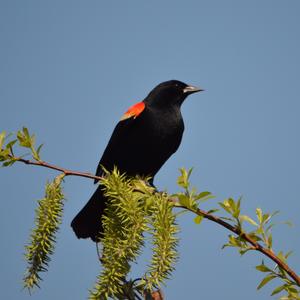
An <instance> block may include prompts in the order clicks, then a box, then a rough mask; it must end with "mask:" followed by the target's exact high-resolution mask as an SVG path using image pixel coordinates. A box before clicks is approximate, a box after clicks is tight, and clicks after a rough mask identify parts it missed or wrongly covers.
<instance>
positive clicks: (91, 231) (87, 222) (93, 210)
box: [71, 186, 106, 242]
mask: <svg viewBox="0 0 300 300" xmlns="http://www.w3.org/2000/svg"><path fill="white" fill-rule="evenodd" d="M105 200H106V199H105V197H104V195H103V190H102V189H101V187H100V186H99V187H98V188H97V189H96V191H95V192H94V194H93V195H92V197H91V199H90V200H89V201H88V203H87V204H86V205H85V206H84V207H83V209H82V210H81V211H80V212H79V213H78V214H77V215H76V217H75V218H74V219H73V221H72V223H71V226H72V228H73V230H74V232H75V234H76V236H77V237H78V238H79V239H80V238H83V239H86V238H91V239H92V240H93V241H94V242H96V241H97V238H98V237H99V234H100V233H101V232H103V228H102V220H101V217H102V215H103V213H104V209H105V208H106V201H105Z"/></svg>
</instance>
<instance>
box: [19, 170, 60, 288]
mask: <svg viewBox="0 0 300 300" xmlns="http://www.w3.org/2000/svg"><path fill="white" fill-rule="evenodd" d="M62 178H63V175H59V176H58V177H56V178H55V180H54V181H53V182H50V183H47V184H46V188H45V196H44V198H42V199H40V200H38V207H37V208H36V210H35V228H34V229H33V230H32V233H31V236H30V242H29V244H28V245H27V246H26V247H25V249H26V254H25V258H26V261H27V263H28V266H27V270H26V273H25V276H24V279H23V281H24V287H25V288H28V289H29V290H31V289H32V288H33V287H34V286H37V287H39V282H40V280H41V276H40V273H41V272H45V271H47V268H48V264H49V262H50V256H51V255H52V254H53V251H54V247H55V241H56V233H57V231H58V229H59V225H60V223H61V221H62V214H63V200H64V195H63V192H62V189H61V180H62Z"/></svg>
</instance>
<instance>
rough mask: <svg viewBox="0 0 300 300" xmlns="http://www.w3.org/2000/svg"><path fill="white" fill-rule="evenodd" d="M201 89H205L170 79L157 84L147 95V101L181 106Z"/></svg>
mask: <svg viewBox="0 0 300 300" xmlns="http://www.w3.org/2000/svg"><path fill="white" fill-rule="evenodd" d="M201 91H203V89H201V88H198V87H195V86H192V85H188V84H186V83H184V82H181V81H179V80H169V81H165V82H162V83H160V84H159V85H157V86H156V87H155V88H154V89H153V90H152V91H151V92H150V93H149V95H148V96H147V97H146V99H145V102H146V103H148V104H149V105H150V106H152V105H155V106H159V107H162V106H173V105H174V106H180V105H181V104H182V102H183V101H184V100H185V98H186V97H187V96H188V95H190V94H193V93H197V92H201Z"/></svg>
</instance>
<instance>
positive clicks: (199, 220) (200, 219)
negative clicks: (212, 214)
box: [194, 215, 203, 224]
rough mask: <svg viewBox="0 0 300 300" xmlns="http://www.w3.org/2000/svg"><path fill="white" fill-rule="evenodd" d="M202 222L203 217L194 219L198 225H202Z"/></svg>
mask: <svg viewBox="0 0 300 300" xmlns="http://www.w3.org/2000/svg"><path fill="white" fill-rule="evenodd" d="M202 220H203V216H199V215H198V216H197V217H196V218H195V219H194V222H195V223H196V224H200V223H201V222H202Z"/></svg>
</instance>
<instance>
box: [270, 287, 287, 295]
mask: <svg viewBox="0 0 300 300" xmlns="http://www.w3.org/2000/svg"><path fill="white" fill-rule="evenodd" d="M285 288H286V285H285V284H283V285H281V286H278V287H277V288H276V289H274V290H273V292H272V294H271V296H274V295H276V294H278V293H280V292H281V291H283V290H284V289H285Z"/></svg>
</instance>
